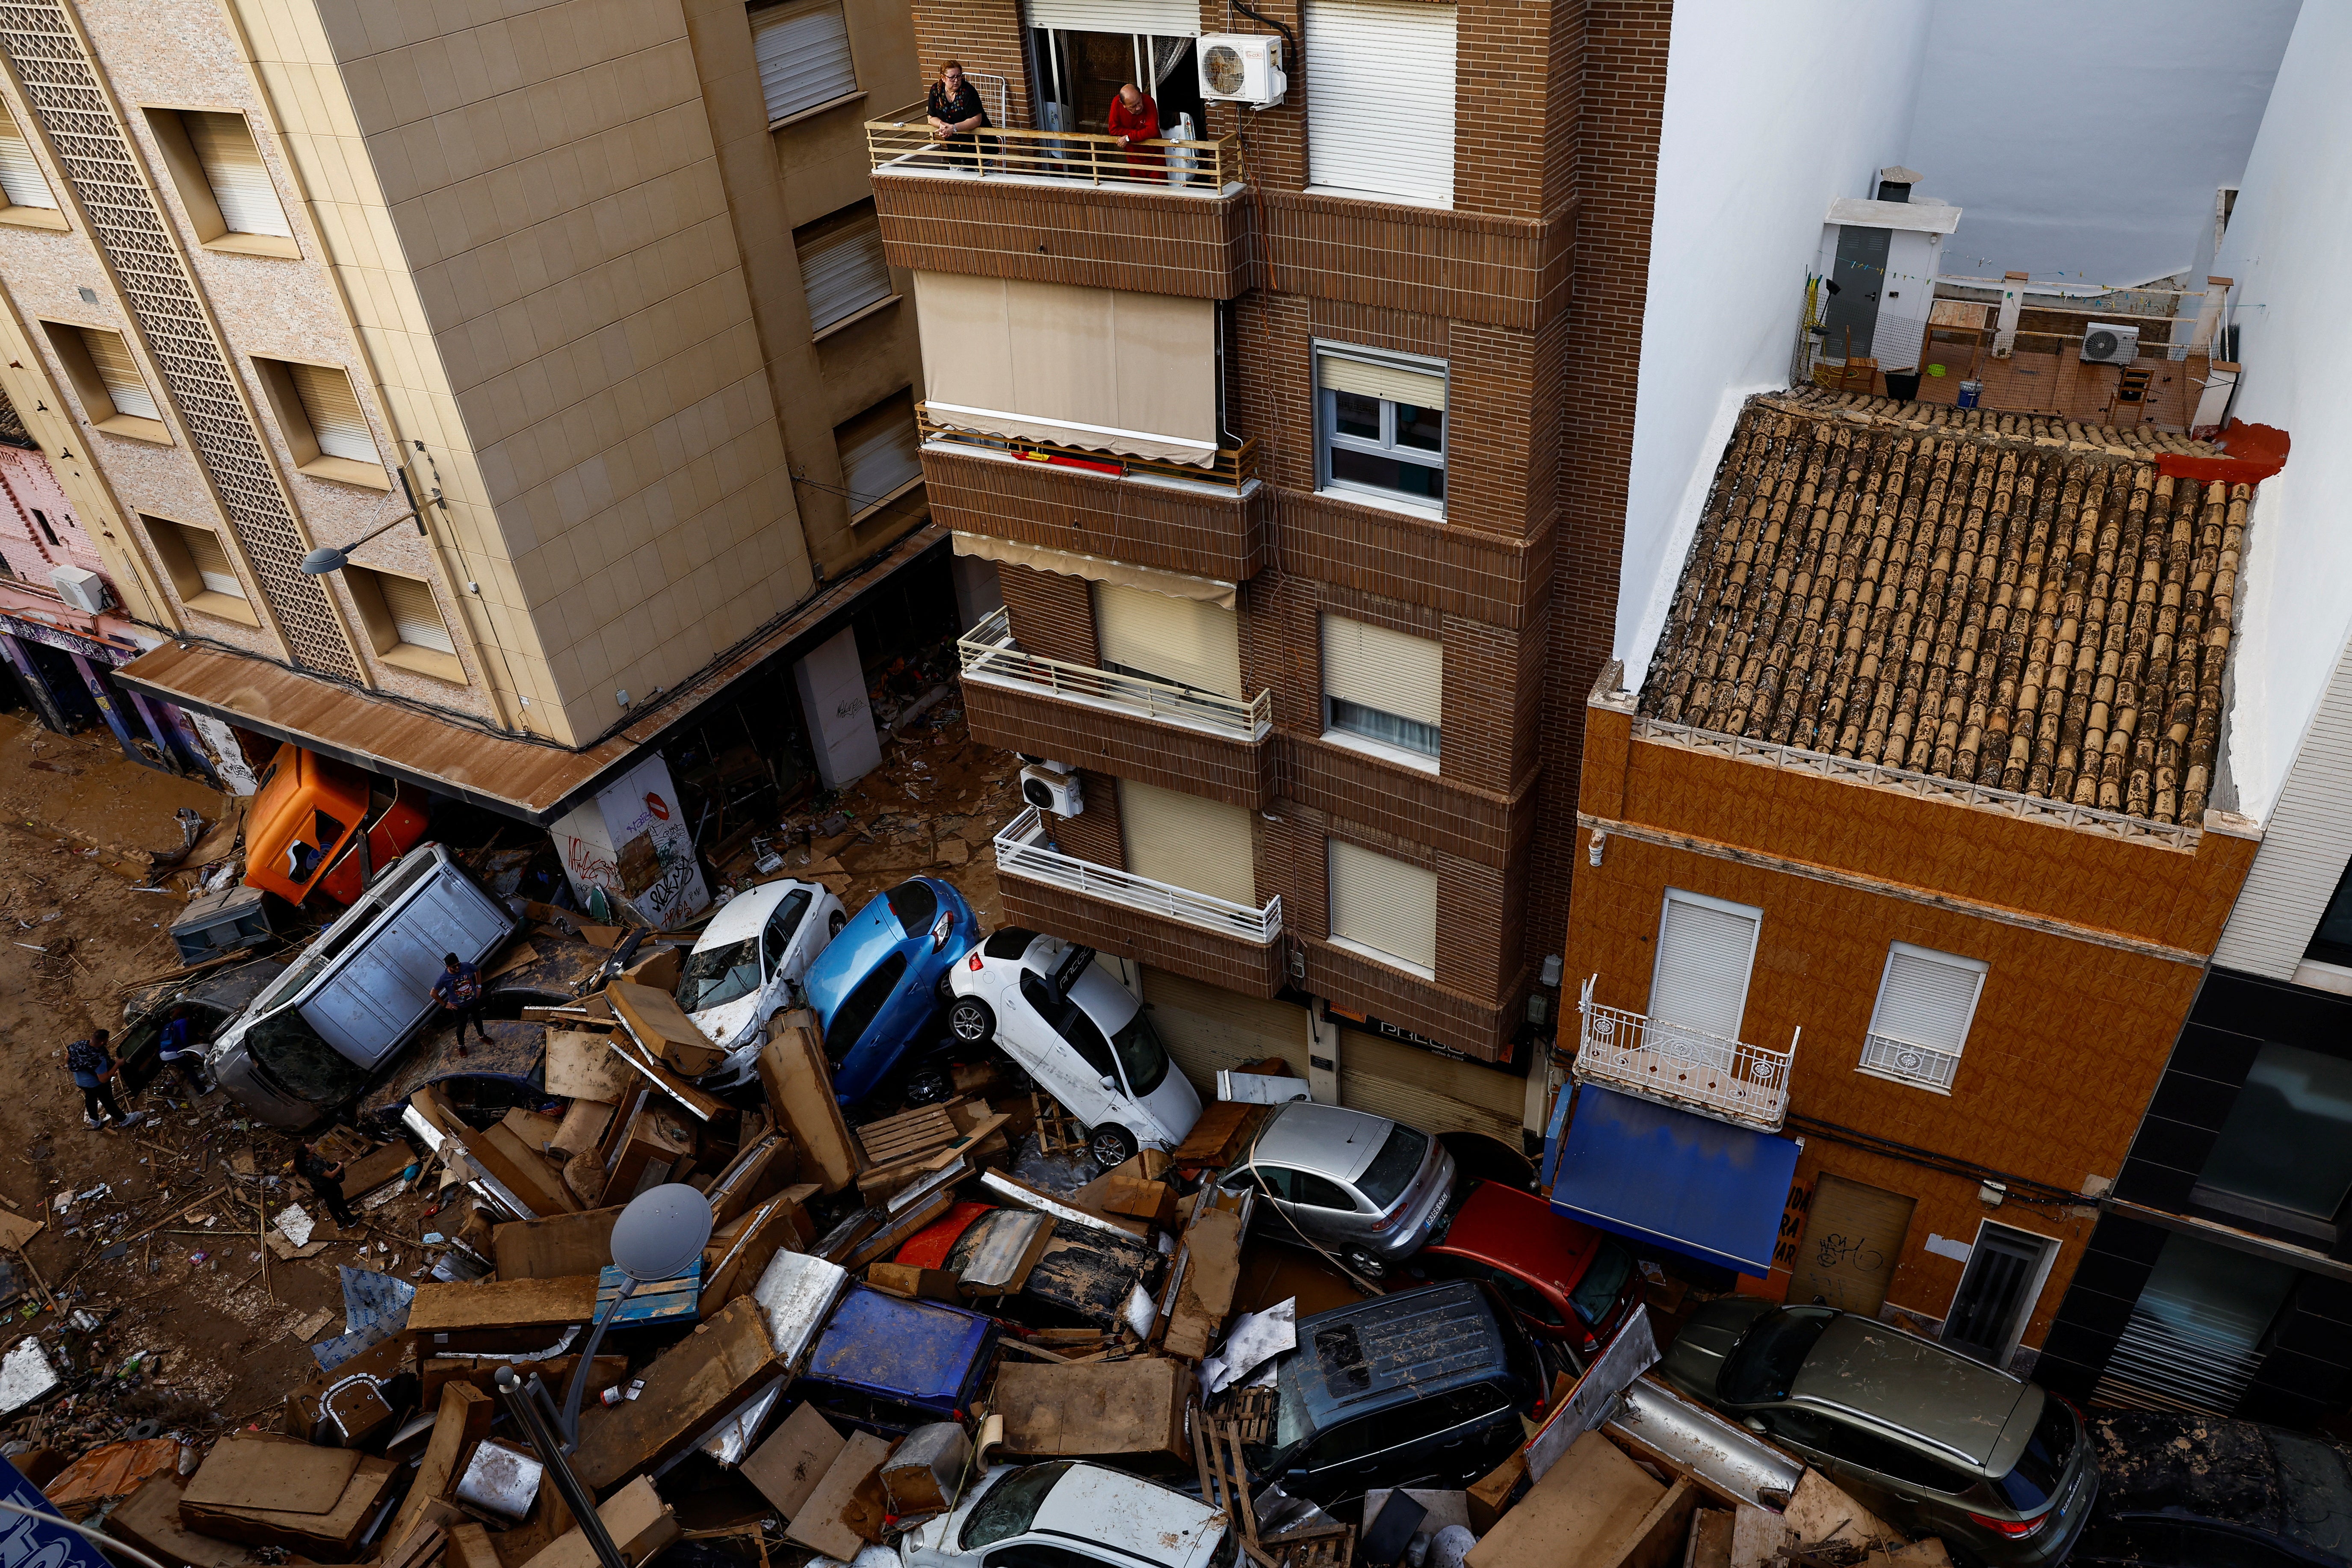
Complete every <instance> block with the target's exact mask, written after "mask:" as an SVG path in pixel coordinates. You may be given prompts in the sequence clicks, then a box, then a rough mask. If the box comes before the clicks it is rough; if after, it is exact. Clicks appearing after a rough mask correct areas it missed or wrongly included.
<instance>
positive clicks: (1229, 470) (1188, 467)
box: [915, 403, 1257, 490]
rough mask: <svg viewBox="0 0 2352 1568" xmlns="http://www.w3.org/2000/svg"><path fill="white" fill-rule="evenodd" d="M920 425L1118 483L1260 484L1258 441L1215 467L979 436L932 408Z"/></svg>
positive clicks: (961, 441) (921, 410)
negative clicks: (1256, 481) (1137, 480)
mask: <svg viewBox="0 0 2352 1568" xmlns="http://www.w3.org/2000/svg"><path fill="white" fill-rule="evenodd" d="M915 424H916V426H917V427H918V428H919V429H920V430H921V432H922V436H923V439H924V440H926V441H944V442H947V443H949V444H950V445H953V446H958V447H971V448H973V449H974V450H975V451H982V452H1001V453H1003V454H1005V455H1006V456H1008V457H1013V458H1020V459H1021V460H1022V461H1023V462H1026V463H1044V464H1047V465H1050V466H1053V467H1056V468H1076V469H1078V470H1080V471H1081V472H1084V473H1090V474H1107V475H1108V476H1110V477H1111V478H1113V479H1129V478H1133V477H1137V476H1142V477H1147V478H1150V479H1183V480H1186V481H1188V482H1190V483H1192V484H1196V485H1214V486H1216V487H1217V488H1218V489H1229V490H1239V489H1242V488H1243V487H1244V486H1245V485H1247V484H1248V483H1249V482H1250V481H1251V480H1252V479H1255V478H1257V442H1256V440H1255V438H1253V439H1251V440H1247V441H1244V442H1243V443H1242V444H1241V445H1240V446H1238V447H1219V448H1218V449H1217V460H1216V461H1215V462H1214V463H1208V464H1202V463H1180V462H1177V461H1176V460H1175V459H1174V458H1130V457H1128V456H1126V455H1125V454H1123V453H1118V452H1105V451H1100V450H1097V449H1096V448H1094V447H1069V446H1065V445H1063V444H1061V443H1059V442H1055V441H1031V440H1025V439H1024V440H1014V439H1013V437H1009V436H990V435H985V434H983V433H982V432H980V431H977V430H966V429H963V428H961V426H955V425H950V424H948V423H946V422H945V421H943V420H941V419H940V418H939V417H938V416H936V415H934V414H933V413H932V412H931V405H929V404H928V403H918V404H916V405H915Z"/></svg>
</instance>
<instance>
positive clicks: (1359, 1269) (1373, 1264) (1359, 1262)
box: [1339, 1247, 1389, 1279]
mask: <svg viewBox="0 0 2352 1568" xmlns="http://www.w3.org/2000/svg"><path fill="white" fill-rule="evenodd" d="M1339 1258H1340V1261H1341V1262H1343V1263H1345V1264H1346V1265H1347V1266H1348V1268H1349V1272H1350V1273H1354V1274H1360V1275H1362V1276H1363V1277H1364V1278H1365V1279H1380V1278H1381V1276H1382V1275H1384V1274H1386V1273H1387V1272H1388V1271H1389V1266H1388V1265H1387V1264H1386V1263H1384V1262H1382V1261H1381V1259H1379V1258H1375V1257H1373V1256H1372V1255H1371V1254H1370V1253H1369V1252H1367V1251H1365V1250H1364V1249H1363V1248H1362V1247H1349V1248H1348V1250H1347V1251H1345V1252H1343V1253H1341V1254H1340V1255H1339Z"/></svg>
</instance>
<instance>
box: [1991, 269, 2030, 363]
mask: <svg viewBox="0 0 2352 1568" xmlns="http://www.w3.org/2000/svg"><path fill="white" fill-rule="evenodd" d="M2024 302H2025V274H2024V273H2022V272H2004V273H2002V274H2001V275H2000V321H1997V322H1996V323H1995V324H1994V326H1993V333H1992V357H1993V358H1995V359H2007V358H2008V357H2009V356H2010V355H2011V354H2012V353H2016V352H2017V312H2018V310H2020V308H2021V307H2022V306H2023V304H2024Z"/></svg>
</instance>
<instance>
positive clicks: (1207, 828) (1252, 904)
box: [1118, 779, 1258, 910]
mask: <svg viewBox="0 0 2352 1568" xmlns="http://www.w3.org/2000/svg"><path fill="white" fill-rule="evenodd" d="M1118 820H1119V828H1120V832H1121V835H1122V837H1124V838H1125V840H1126V845H1127V868H1128V869H1129V871H1131V872H1133V873H1134V874H1135V875H1137V876H1139V877H1149V878H1150V879H1152V880H1153V881H1155V882H1165V883H1167V884H1168V885H1169V886H1171V887H1173V888H1190V889H1192V891H1194V892H1196V893H1205V894H1207V895H1208V896H1209V897H1210V898H1213V899H1223V900H1224V901H1225V902H1227V903H1229V904H1239V905H1241V906H1242V907H1243V908H1244V909H1251V910H1254V909H1256V908H1257V907H1258V901H1257V869H1256V868H1255V866H1254V865H1253V864H1252V863H1251V862H1252V848H1251V843H1250V814H1249V813H1248V812H1247V811H1244V809H1243V808H1242V807H1240V806H1238V805H1226V804H1225V803H1224V802H1223V801H1221V800H1203V799H1202V798H1201V797H1200V796H1199V795H1186V794H1184V793H1183V792H1182V791H1181V790H1172V789H1161V788H1160V786H1159V785H1157V784H1138V783H1136V782H1135V781H1134V780H1133V779H1121V780H1119V781H1118Z"/></svg>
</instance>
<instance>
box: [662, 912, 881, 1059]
mask: <svg viewBox="0 0 2352 1568" xmlns="http://www.w3.org/2000/svg"><path fill="white" fill-rule="evenodd" d="M848 923H849V913H848V911H847V910H845V909H843V908H842V907H841V900H839V899H837V898H835V897H834V896H833V894H831V893H829V892H827V891H825V889H824V888H823V887H821V886H819V885H818V884H816V883H814V882H797V881H793V880H792V879H789V878H787V879H784V880H782V881H778V882H762V883H761V884H760V886H758V887H756V888H753V889H750V890H748V891H746V892H740V893H738V894H736V895H735V896H734V897H733V898H731V899H730V900H727V902H726V903H725V904H724V905H722V906H721V907H720V908H719V912H718V913H717V914H715V915H713V916H711V917H710V923H709V925H707V926H705V927H703V928H702V935H701V936H700V937H699V938H698V939H697V940H696V942H695V944H694V949H693V951H692V952H688V954H687V955H686V967H685V969H684V970H683V971H682V972H681V973H680V975H679V978H678V983H677V1005H678V1006H679V1007H680V1008H682V1009H683V1010H684V1011H685V1013H686V1016H688V1018H690V1019H692V1020H693V1022H694V1026H695V1027H696V1028H698V1029H700V1030H701V1031H702V1032H703V1033H704V1034H705V1035H708V1036H709V1037H710V1043H711V1044H712V1045H714V1046H717V1047H719V1049H721V1050H723V1051H727V1052H730V1053H731V1054H730V1056H729V1057H728V1058H727V1060H726V1061H725V1062H724V1063H722V1064H720V1066H719V1067H718V1068H715V1069H714V1070H713V1071H711V1072H709V1073H708V1074H705V1075H704V1081H705V1082H706V1083H709V1084H714V1085H716V1086H717V1087H719V1088H722V1089H727V1088H732V1087H733V1086H735V1085H736V1084H739V1083H741V1082H742V1081H743V1080H744V1079H746V1078H748V1077H749V1076H750V1074H751V1069H752V1068H753V1066H754V1065H755V1064H756V1063H757V1061H758V1060H759V1055H760V1048H759V1047H760V1026H761V1024H763V1023H765V1022H766V1021H767V1019H768V1016H769V1015H771V1014H772V1013H773V1012H775V1011H776V1009H778V1008H779V1007H788V1006H790V1005H792V1004H793V994H794V993H795V992H796V991H797V990H798V989H799V987H800V983H801V978H802V976H803V975H805V974H806V973H808V966H809V963H810V961H811V960H813V959H814V958H815V957H816V955H817V954H818V953H820V952H824V947H825V943H827V942H831V941H832V940H833V939H834V938H835V936H838V935H839V934H840V933H841V928H842V927H843V926H845V925H846V924H848Z"/></svg>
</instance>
